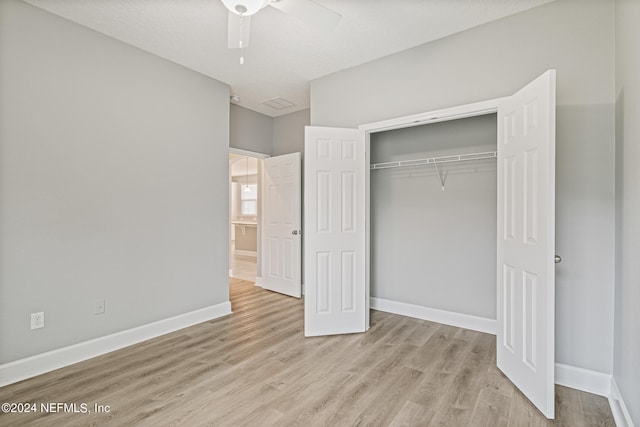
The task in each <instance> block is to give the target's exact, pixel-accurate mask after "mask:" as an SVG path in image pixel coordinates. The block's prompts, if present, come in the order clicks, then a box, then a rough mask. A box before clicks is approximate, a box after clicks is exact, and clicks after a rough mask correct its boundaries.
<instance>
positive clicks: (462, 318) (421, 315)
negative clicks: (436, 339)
mask: <svg viewBox="0 0 640 427" xmlns="http://www.w3.org/2000/svg"><path fill="white" fill-rule="evenodd" d="M370 301H371V308H372V309H374V310H379V311H385V312H387V313H394V314H401V315H403V316H408V317H415V318H417V319H423V320H429V321H431V322H437V323H444V324H445V325H451V326H457V327H458V328H464V329H471V330H472V331H478V332H484V333H487V334H493V335H495V334H496V320H495V319H487V318H484V317H477V316H471V315H469V314H462V313H455V312H453V311H446V310H440V309H437V308H431V307H424V306H421V305H414V304H407V303H405V302H398V301H392V300H388V299H383V298H375V297H371V298H370Z"/></svg>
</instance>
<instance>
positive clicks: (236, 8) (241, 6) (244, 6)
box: [222, 0, 269, 16]
mask: <svg viewBox="0 0 640 427" xmlns="http://www.w3.org/2000/svg"><path fill="white" fill-rule="evenodd" d="M222 3H223V4H224V6H225V7H226V8H227V9H229V11H230V12H231V13H235V14H236V15H240V16H251V15H253V14H255V13H256V12H258V11H259V10H260V9H262V8H263V7H265V6H266V5H268V4H269V0H222Z"/></svg>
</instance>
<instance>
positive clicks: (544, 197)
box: [496, 70, 555, 418]
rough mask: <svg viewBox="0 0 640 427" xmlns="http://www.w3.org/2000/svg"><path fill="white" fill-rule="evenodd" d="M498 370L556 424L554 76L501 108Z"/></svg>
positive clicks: (546, 76)
mask: <svg viewBox="0 0 640 427" xmlns="http://www.w3.org/2000/svg"><path fill="white" fill-rule="evenodd" d="M497 149H498V245H497V247H498V251H497V280H498V289H497V306H498V310H497V320H498V333H497V339H496V342H497V365H498V368H500V369H501V370H502V371H503V372H504V373H505V375H506V376H507V377H508V378H509V379H510V380H511V381H512V382H513V383H514V384H515V385H516V386H517V387H518V388H519V389H520V390H521V391H522V392H523V393H524V395H525V396H527V397H528V398H529V399H530V400H531V402H532V403H533V404H534V405H535V406H536V407H538V409H540V411H541V412H542V413H543V414H544V415H545V416H546V417H547V418H553V417H554V362H555V355H554V339H555V335H554V323H555V322H554V310H555V271H554V270H555V267H554V252H555V70H550V71H547V72H546V73H545V74H543V75H542V76H540V77H539V78H537V79H536V80H534V81H533V82H531V83H530V84H528V85H527V86H525V87H524V88H523V89H521V90H520V91H518V92H517V93H516V94H515V95H513V96H511V97H509V98H506V100H505V101H504V102H503V103H502V104H501V105H500V106H499V107H498V147H497Z"/></svg>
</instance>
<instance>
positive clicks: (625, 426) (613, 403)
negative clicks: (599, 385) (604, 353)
mask: <svg viewBox="0 0 640 427" xmlns="http://www.w3.org/2000/svg"><path fill="white" fill-rule="evenodd" d="M609 406H610V407H611V413H613V419H614V421H615V422H616V426H618V427H634V425H633V420H632V419H631V414H629V410H628V409H627V405H626V404H625V403H624V400H623V399H622V394H620V389H619V388H618V384H617V383H616V379H615V377H613V376H612V377H611V393H609Z"/></svg>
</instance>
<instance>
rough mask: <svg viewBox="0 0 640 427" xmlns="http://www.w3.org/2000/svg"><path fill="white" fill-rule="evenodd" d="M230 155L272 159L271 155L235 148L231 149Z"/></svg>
mask: <svg viewBox="0 0 640 427" xmlns="http://www.w3.org/2000/svg"><path fill="white" fill-rule="evenodd" d="M229 153H232V154H237V155H239V156H248V157H253V158H255V159H268V158H269V157H271V155H270V154H264V153H258V152H257V151H249V150H243V149H241V148H233V147H229Z"/></svg>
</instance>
